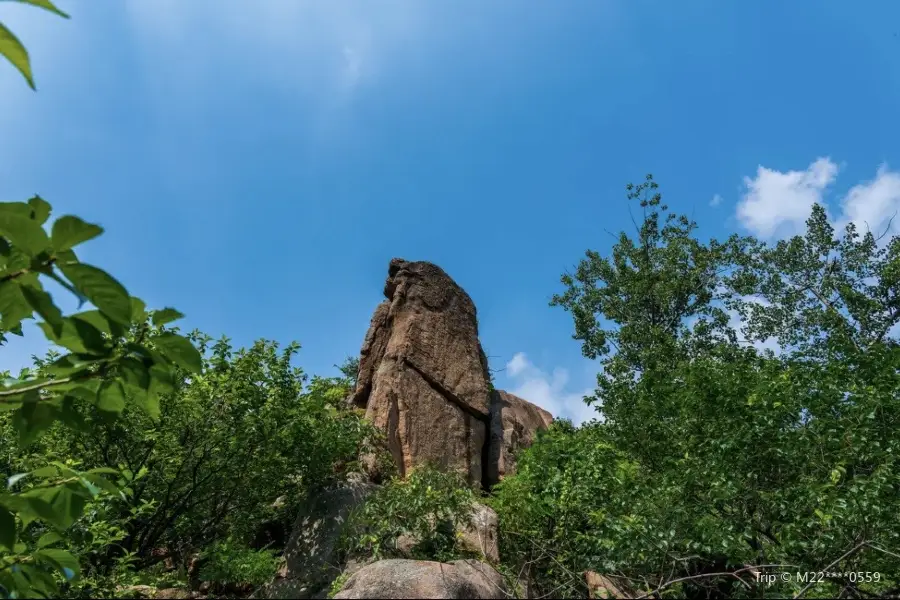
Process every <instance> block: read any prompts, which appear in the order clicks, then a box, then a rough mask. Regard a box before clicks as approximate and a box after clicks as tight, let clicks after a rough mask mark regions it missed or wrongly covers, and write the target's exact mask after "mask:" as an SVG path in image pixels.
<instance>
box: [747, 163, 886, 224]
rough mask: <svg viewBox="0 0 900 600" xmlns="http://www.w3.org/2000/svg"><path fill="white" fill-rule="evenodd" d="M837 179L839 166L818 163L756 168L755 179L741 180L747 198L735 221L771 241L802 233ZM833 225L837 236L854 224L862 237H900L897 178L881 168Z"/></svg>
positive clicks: (854, 191) (847, 200)
mask: <svg viewBox="0 0 900 600" xmlns="http://www.w3.org/2000/svg"><path fill="white" fill-rule="evenodd" d="M837 174H838V166H837V165H836V164H835V163H834V162H832V161H831V160H830V159H828V158H819V159H818V160H816V161H815V162H814V163H812V164H811V165H810V166H809V167H808V168H807V169H806V170H805V171H788V172H786V173H782V172H779V171H775V170H772V169H767V168H766V167H762V166H760V167H759V170H758V171H757V174H756V177H755V178H750V177H745V178H744V184H745V186H746V188H747V190H746V193H745V194H744V196H743V198H742V199H741V201H740V203H739V204H738V208H737V216H738V219H739V220H740V222H741V224H742V225H743V226H744V227H746V228H747V229H748V230H750V231H751V232H752V233H754V234H756V235H758V236H760V237H762V238H765V239H772V238H778V237H785V236H790V235H794V234H796V233H800V232H801V231H803V229H804V224H805V222H806V219H808V218H809V215H810V211H811V209H812V205H813V204H814V203H820V204H823V205H824V204H826V203H825V201H824V192H825V190H826V189H827V188H828V186H830V185H831V184H832V183H833V182H834V181H835V179H836V178H837ZM838 205H839V207H840V210H839V214H838V216H836V217H834V218H832V224H833V225H834V226H835V227H837V228H838V229H839V230H840V229H843V228H844V227H845V226H846V225H847V224H848V223H851V222H852V223H854V224H855V225H856V226H857V228H858V229H859V230H860V231H861V232H865V231H871V232H872V233H874V234H875V235H880V234H882V233H884V232H885V231H886V230H887V231H888V233H889V234H893V235H896V234H898V233H900V219H894V220H893V221H892V218H893V217H894V216H895V215H897V214H898V212H900V173H897V172H896V171H891V170H890V169H888V167H887V166H886V165H882V166H881V167H879V168H878V170H877V172H876V173H875V177H874V178H873V179H871V180H870V181H865V182H863V183H859V184H857V185H855V186H854V187H853V188H851V189H850V191H848V192H847V193H846V194H845V195H844V196H843V197H842V198H841V199H840V201H839V203H838Z"/></svg>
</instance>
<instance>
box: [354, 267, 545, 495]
mask: <svg viewBox="0 0 900 600" xmlns="http://www.w3.org/2000/svg"><path fill="white" fill-rule="evenodd" d="M384 295H385V297H386V298H387V299H386V300H385V301H384V302H382V303H381V304H380V305H379V306H378V308H377V309H376V310H375V314H374V315H373V316H372V321H371V324H370V325H369V330H368V332H367V333H366V337H365V341H364V342H363V346H362V351H361V353H360V361H359V376H358V378H357V387H356V390H355V391H354V393H353V397H352V402H353V403H354V404H355V405H356V406H359V407H361V408H365V409H366V416H367V417H368V418H369V420H370V421H372V422H373V423H374V424H375V425H376V426H378V427H380V428H381V429H382V430H383V431H384V432H385V434H386V437H387V441H388V446H389V448H390V450H391V454H392V455H393V457H394V460H395V461H396V463H397V466H398V469H399V471H400V475H401V476H402V475H405V474H406V473H407V472H408V471H409V469H410V468H412V467H414V466H416V465H423V464H426V463H429V464H432V465H434V466H438V467H441V468H445V469H452V470H455V471H457V472H459V473H461V474H462V475H464V476H465V478H466V480H467V481H468V482H469V483H470V484H481V485H484V486H490V485H493V484H494V483H496V482H497V481H499V480H500V478H502V477H503V476H504V475H505V474H508V473H511V472H512V469H513V458H512V456H513V453H514V452H516V451H518V450H519V449H521V448H523V447H525V446H527V445H528V444H530V443H531V440H532V439H533V437H534V432H535V431H536V430H537V429H541V428H546V427H547V426H548V424H549V423H550V421H551V419H552V417H551V416H550V414H549V413H547V412H546V411H544V410H542V409H540V408H538V407H537V406H534V405H533V404H531V403H529V402H527V401H525V400H523V399H521V398H518V397H516V396H513V395H512V394H507V393H506V392H494V391H492V389H491V383H490V375H489V373H488V368H487V357H486V356H485V354H484V351H483V350H482V348H481V344H480V342H479V341H478V321H477V318H476V311H475V304H474V303H473V302H472V299H471V298H470V297H469V295H468V294H467V293H466V292H465V291H464V290H463V289H462V288H461V287H460V286H459V285H457V284H456V282H455V281H453V279H451V278H450V276H449V275H447V274H446V273H445V272H444V271H443V270H442V269H440V267H437V266H436V265H433V264H431V263H427V262H410V261H406V260H403V259H399V258H395V259H394V260H392V261H391V263H390V266H389V267H388V278H387V281H386V282H385V286H384ZM489 431H490V435H488V432H489Z"/></svg>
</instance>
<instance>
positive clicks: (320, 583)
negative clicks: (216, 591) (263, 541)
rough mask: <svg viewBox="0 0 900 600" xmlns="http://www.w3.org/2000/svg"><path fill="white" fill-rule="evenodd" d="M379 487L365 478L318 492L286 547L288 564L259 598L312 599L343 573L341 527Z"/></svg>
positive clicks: (304, 510) (258, 593) (301, 517)
mask: <svg viewBox="0 0 900 600" xmlns="http://www.w3.org/2000/svg"><path fill="white" fill-rule="evenodd" d="M377 488H378V486H376V485H373V484H371V483H368V482H366V481H365V480H364V478H362V477H356V478H351V479H350V480H349V481H347V482H345V483H343V484H341V485H339V486H338V487H335V488H332V489H331V490H328V491H326V492H324V493H322V494H318V495H316V496H314V497H312V498H310V500H309V501H308V502H307V504H306V506H304V507H303V508H302V510H301V511H300V515H299V517H298V518H297V522H296V523H295V524H294V528H293V533H292V534H291V537H290V539H289V540H288V543H287V546H286V547H285V550H284V557H285V560H286V563H285V565H284V567H283V568H282V570H281V571H280V572H279V573H278V576H277V577H276V579H275V580H274V581H273V582H272V583H271V584H269V585H267V586H265V587H264V588H263V589H261V590H259V591H258V592H257V593H256V594H255V596H256V597H257V598H310V597H314V595H315V594H317V593H318V592H319V591H321V589H322V588H323V587H327V586H328V584H329V583H330V582H331V581H332V580H333V579H334V578H335V577H336V576H337V575H339V574H340V572H341V565H340V564H339V562H340V561H339V560H338V556H337V552H338V542H339V539H340V534H341V530H342V529H343V527H344V524H345V523H346V521H347V517H348V516H349V515H350V512H351V511H352V510H353V509H354V508H356V507H357V506H359V505H361V504H362V503H363V501H365V499H366V498H367V497H368V496H369V495H370V494H371V493H372V492H373V491H375V490H376V489H377Z"/></svg>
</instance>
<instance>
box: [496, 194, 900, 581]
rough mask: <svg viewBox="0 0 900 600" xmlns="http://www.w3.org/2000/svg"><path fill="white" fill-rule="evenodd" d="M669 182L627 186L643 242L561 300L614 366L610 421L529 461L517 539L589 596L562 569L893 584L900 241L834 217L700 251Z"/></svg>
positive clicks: (817, 212)
mask: <svg viewBox="0 0 900 600" xmlns="http://www.w3.org/2000/svg"><path fill="white" fill-rule="evenodd" d="M656 189H657V188H656V184H655V183H654V182H653V181H652V178H650V177H648V179H647V180H646V181H645V182H644V183H643V184H641V185H639V186H631V187H629V198H630V199H631V200H632V201H637V202H639V204H640V206H641V207H642V208H643V209H644V211H645V213H644V221H643V223H642V224H641V225H640V226H639V227H637V237H636V239H631V238H630V237H629V236H627V235H626V234H622V235H620V236H619V238H618V242H617V243H616V245H615V246H614V247H613V249H612V252H611V255H610V257H601V256H600V254H599V253H596V252H588V254H587V257H586V259H585V260H583V261H582V262H581V263H580V264H579V266H578V269H577V270H576V272H575V274H574V275H565V276H563V284H564V285H565V286H566V290H565V291H564V293H562V294H560V295H558V296H556V297H555V298H554V301H553V302H554V304H557V305H560V306H562V307H563V308H565V309H566V310H568V311H569V312H571V313H572V315H573V321H574V324H575V337H576V339H580V340H581V341H582V343H583V350H584V353H585V355H586V356H589V357H594V358H599V359H600V361H601V364H602V366H603V371H602V372H601V374H600V375H599V376H598V389H597V394H596V398H595V399H594V400H595V401H596V400H602V411H603V414H604V415H605V416H606V422H605V423H602V424H596V425H593V426H591V427H586V428H581V429H578V430H573V431H568V432H567V431H565V430H564V429H561V430H557V431H556V432H555V433H553V434H551V435H547V436H544V437H543V438H541V439H540V440H539V441H538V443H537V444H535V446H534V447H532V448H531V449H529V450H528V451H526V452H525V455H524V456H523V457H522V459H521V460H520V461H519V463H518V464H519V465H521V466H520V469H521V470H520V472H519V473H518V474H517V475H515V476H513V477H512V478H510V479H509V480H508V481H505V482H503V483H502V484H501V486H500V490H499V494H500V498H501V500H502V502H501V503H500V505H501V506H504V503H505V505H507V506H509V507H512V508H509V509H506V510H502V511H501V521H502V522H504V523H506V524H507V525H504V528H505V529H508V530H509V532H508V534H507V535H509V536H513V537H514V535H515V534H514V532H516V531H520V532H524V533H525V534H526V537H527V538H529V540H528V541H527V542H523V543H524V544H525V545H534V544H539V545H540V546H541V547H542V548H544V549H545V550H543V551H542V552H544V554H543V555H541V556H543V558H542V560H543V563H540V561H539V562H537V563H534V564H535V565H537V566H536V567H535V568H536V569H537V575H538V578H539V580H540V578H541V577H542V578H543V581H539V583H542V584H543V585H544V586H545V588H544V589H545V592H550V591H551V590H553V589H554V587H556V586H560V585H563V589H568V590H570V593H572V594H573V595H577V594H576V592H575V591H572V590H574V589H575V588H574V587H572V586H573V584H572V581H574V580H573V579H572V578H571V577H569V578H568V579H565V581H562V580H561V578H562V577H563V575H562V573H563V572H568V573H581V572H582V571H584V570H596V571H600V572H611V573H618V574H620V575H623V576H625V577H627V578H629V579H630V580H631V584H632V585H637V586H638V587H639V588H642V589H644V590H645V591H646V593H651V592H654V591H657V592H659V593H663V594H675V595H685V594H687V595H700V596H703V595H729V596H738V595H742V594H743V595H750V596H754V595H755V596H758V595H761V594H766V593H769V594H773V595H783V594H786V593H800V592H801V591H802V592H803V593H808V592H809V590H808V589H806V590H801V589H800V588H801V587H802V585H794V586H792V585H790V584H785V583H783V582H782V583H777V584H775V585H773V586H771V587H766V586H765V585H763V583H760V582H761V581H762V580H761V579H759V578H755V577H749V580H748V573H751V572H752V569H750V566H752V567H753V569H756V570H757V571H759V572H762V571H765V570H766V567H765V565H791V567H790V568H791V569H794V570H796V571H816V570H820V569H822V568H824V567H825V566H826V565H830V564H831V563H834V564H833V565H831V566H830V567H829V568H839V569H841V570H842V571H843V572H849V571H854V572H855V571H860V570H861V571H868V572H870V573H871V572H875V571H878V572H879V573H880V574H881V581H879V582H874V581H869V582H861V581H857V580H853V581H850V580H844V581H831V582H830V583H824V584H823V586H820V588H819V589H820V591H824V592H825V593H826V594H837V593H849V594H863V593H869V594H878V593H885V592H886V591H888V590H889V588H890V587H892V586H896V585H897V584H898V578H900V574H898V573H897V570H896V568H895V563H896V555H897V549H898V547H900V539H898V535H900V521H898V517H897V515H898V513H900V511H898V508H900V500H898V498H900V496H898V493H900V477H898V473H900V471H898V468H897V467H898V464H897V461H898V445H897V442H895V441H894V438H895V436H894V432H895V431H896V429H897V425H898V423H900V420H898V418H900V413H898V411H900V397H898V390H900V379H898V377H900V375H898V368H897V366H898V365H900V346H898V344H897V339H896V337H897V330H896V328H895V326H896V323H897V316H898V315H897V314H896V312H897V311H896V306H897V285H898V283H897V282H898V248H900V244H898V242H897V240H896V239H891V240H884V239H883V240H881V242H879V241H878V240H877V239H875V238H874V236H872V235H871V234H869V235H866V236H858V235H857V234H856V230H855V228H854V227H852V226H850V227H848V228H847V229H846V230H845V231H844V232H843V235H842V236H840V237H835V235H834V231H833V230H832V229H831V227H830V226H829V225H828V223H827V219H826V218H825V211H824V210H823V209H822V208H821V207H816V208H815V209H814V210H813V213H812V215H811V218H810V220H809V222H808V227H807V231H806V232H805V234H804V235H800V236H796V237H795V238H793V239H791V240H787V241H784V242H780V243H778V244H776V245H775V246H771V247H770V246H768V245H766V244H764V243H761V242H760V241H758V240H755V239H752V238H740V237H737V236H733V237H732V238H730V239H729V240H727V241H726V242H723V243H720V242H717V241H716V240H711V241H710V242H708V243H704V242H700V241H699V240H697V239H696V236H695V230H696V225H695V224H694V223H693V222H691V221H690V220H689V219H687V218H686V217H684V216H676V215H673V214H671V213H669V214H666V215H665V216H664V213H666V210H667V209H666V208H665V207H664V206H663V205H662V204H661V197H660V196H659V194H658V192H656ZM736 316H742V317H743V319H744V326H743V327H742V328H741V329H742V330H741V331H736V330H735V329H733V328H732V323H733V319H734V318H735V317H736ZM764 340H768V342H769V346H772V344H773V343H774V344H777V346H776V347H775V350H777V352H775V351H773V350H772V348H771V347H770V349H762V348H760V347H759V346H758V345H755V344H758V342H761V341H764ZM532 502H533V503H534V504H535V506H536V507H538V508H537V509H535V508H528V506H530V504H531V503H532ZM523 520H524V522H523ZM532 551H533V552H535V551H536V550H534V549H532ZM522 556H523V555H520V556H519V558H520V559H521V558H522ZM838 558H840V560H839V561H837V562H835V559H838ZM541 564H543V565H544V566H543V567H542V566H541ZM562 566H564V567H565V570H564V571H561V568H562ZM769 568H770V569H772V568H774V567H769ZM542 569H543V570H542ZM780 570H790V569H789V568H788V567H782V568H780ZM566 586H569V587H566ZM581 592H582V593H583V590H581Z"/></svg>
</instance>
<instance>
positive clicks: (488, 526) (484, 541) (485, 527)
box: [459, 502, 500, 564]
mask: <svg viewBox="0 0 900 600" xmlns="http://www.w3.org/2000/svg"><path fill="white" fill-rule="evenodd" d="M498 527H499V521H498V519H497V513H496V512H494V509H492V508H490V507H489V506H485V505H484V504H481V503H480V502H476V503H475V504H474V505H473V506H472V523H471V525H470V526H469V527H465V528H463V529H462V531H460V537H459V543H460V545H461V546H462V547H463V548H466V549H467V550H471V551H472V552H477V553H479V554H480V555H481V556H482V557H483V558H484V559H485V560H487V561H489V562H490V563H493V564H496V563H498V562H500V550H499V548H498V547H497V536H498V533H497V530H498Z"/></svg>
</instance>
